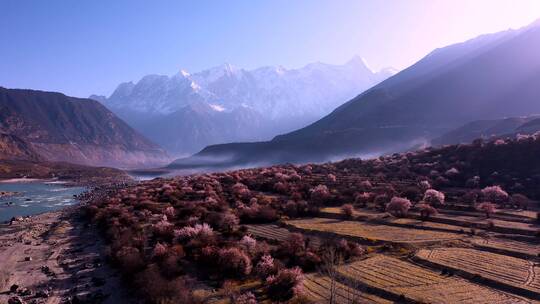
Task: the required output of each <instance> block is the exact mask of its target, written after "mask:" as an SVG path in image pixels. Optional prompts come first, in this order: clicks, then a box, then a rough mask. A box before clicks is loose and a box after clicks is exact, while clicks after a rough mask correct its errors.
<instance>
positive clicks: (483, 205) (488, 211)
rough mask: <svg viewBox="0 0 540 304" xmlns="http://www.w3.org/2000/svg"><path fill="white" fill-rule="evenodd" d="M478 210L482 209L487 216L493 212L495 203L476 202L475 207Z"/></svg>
mask: <svg viewBox="0 0 540 304" xmlns="http://www.w3.org/2000/svg"><path fill="white" fill-rule="evenodd" d="M476 209H477V210H478V211H482V212H484V213H485V214H486V217H487V218H489V217H490V216H491V214H493V213H494V212H495V204H492V203H489V202H483V203H480V204H478V206H477V207H476Z"/></svg>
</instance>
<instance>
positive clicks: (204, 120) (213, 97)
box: [90, 57, 395, 155]
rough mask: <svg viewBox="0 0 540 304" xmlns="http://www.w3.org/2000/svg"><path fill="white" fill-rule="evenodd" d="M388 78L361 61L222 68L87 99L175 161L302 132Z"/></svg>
mask: <svg viewBox="0 0 540 304" xmlns="http://www.w3.org/2000/svg"><path fill="white" fill-rule="evenodd" d="M394 73H395V71H394V70H393V69H383V70H381V71H379V72H373V71H372V70H371V69H370V68H369V67H368V66H367V65H366V63H365V62H364V60H363V59H361V58H360V57H354V58H353V59H351V60H350V61H349V62H347V63H345V64H343V65H330V64H323V63H312V64H308V65H306V66H305V67H302V68H299V69H286V68H283V67H280V66H279V67H276V66H268V67H261V68H257V69H254V70H246V69H242V68H238V67H235V66H232V65H230V64H224V65H222V66H218V67H214V68H210V69H207V70H204V71H201V72H198V73H194V74H190V73H188V72H187V71H185V70H181V71H180V72H179V73H177V74H176V75H174V76H171V77H168V76H161V75H148V76H145V77H143V78H142V79H141V80H140V81H138V82H136V83H133V82H127V83H122V84H120V85H119V86H118V87H117V89H116V90H115V91H114V92H113V93H112V94H111V95H110V96H109V97H108V98H107V97H104V96H96V95H92V96H90V98H92V99H95V100H98V101H100V102H102V103H103V104H104V105H105V106H107V107H108V108H109V109H111V110H112V111H113V112H115V113H116V114H117V115H118V116H119V117H121V118H122V119H124V120H125V121H126V122H127V123H129V124H130V125H131V126H133V127H134V128H135V129H136V130H138V131H139V132H141V133H142V134H144V135H145V136H147V137H148V138H150V139H151V140H153V141H155V142H156V143H158V144H160V145H161V146H162V147H164V148H165V149H167V150H168V151H169V152H170V153H172V154H176V155H178V154H180V155H182V154H190V153H194V152H198V151H199V150H200V149H202V148H204V147H205V146H207V145H210V144H218V143H227V142H233V141H257V140H266V139H271V138H272V137H273V136H275V135H277V134H282V133H284V132H288V131H291V130H294V129H297V128H299V127H302V126H305V125H307V124H309V123H311V122H313V121H315V120H316V119H319V118H320V117H322V116H324V115H326V114H328V113H330V111H332V110H333V109H335V108H336V107H337V106H339V105H341V104H342V103H343V102H344V101H346V100H348V99H350V98H352V97H354V96H356V95H358V94H359V93H361V92H362V91H364V90H366V89H368V88H370V87H372V86H373V85H375V84H377V83H379V82H380V81H382V80H384V79H386V78H388V77H389V76H391V75H393V74H394Z"/></svg>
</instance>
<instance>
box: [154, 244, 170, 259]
mask: <svg viewBox="0 0 540 304" xmlns="http://www.w3.org/2000/svg"><path fill="white" fill-rule="evenodd" d="M166 254H167V247H166V246H165V245H163V244H161V243H159V242H158V243H156V245H155V246H154V249H153V250H152V257H154V258H157V259H160V258H163V257H164V256H165V255H166Z"/></svg>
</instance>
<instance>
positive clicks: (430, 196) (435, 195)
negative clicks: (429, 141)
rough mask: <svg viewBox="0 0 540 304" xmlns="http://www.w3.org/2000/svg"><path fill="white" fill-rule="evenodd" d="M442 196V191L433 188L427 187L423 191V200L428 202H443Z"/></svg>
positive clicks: (435, 203)
mask: <svg viewBox="0 0 540 304" xmlns="http://www.w3.org/2000/svg"><path fill="white" fill-rule="evenodd" d="M444 198H445V197H444V193H442V192H440V191H437V190H434V189H428V190H426V193H424V201H425V202H426V203H428V204H433V205H442V204H444Z"/></svg>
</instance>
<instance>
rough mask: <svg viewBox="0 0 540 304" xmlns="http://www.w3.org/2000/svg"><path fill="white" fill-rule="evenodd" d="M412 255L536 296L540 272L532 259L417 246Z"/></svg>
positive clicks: (464, 249) (470, 250)
mask: <svg viewBox="0 0 540 304" xmlns="http://www.w3.org/2000/svg"><path fill="white" fill-rule="evenodd" d="M416 257H418V258H419V259H421V260H426V261H429V262H432V263H435V264H437V265H440V266H443V267H448V268H453V269H459V270H462V271H464V272H466V273H470V274H472V275H480V276H482V277H485V278H488V279H491V280H493V281H496V282H500V283H503V284H507V285H510V286H514V287H518V288H521V289H525V290H528V291H532V292H533V293H535V294H537V295H538V297H539V298H540V275H539V274H538V272H539V270H538V267H537V266H535V264H534V263H533V262H532V261H528V260H524V259H519V258H514V257H509V256H504V255H500V254H495V253H490V252H484V251H479V250H475V249H469V248H437V249H421V250H419V251H418V252H417V254H416Z"/></svg>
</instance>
